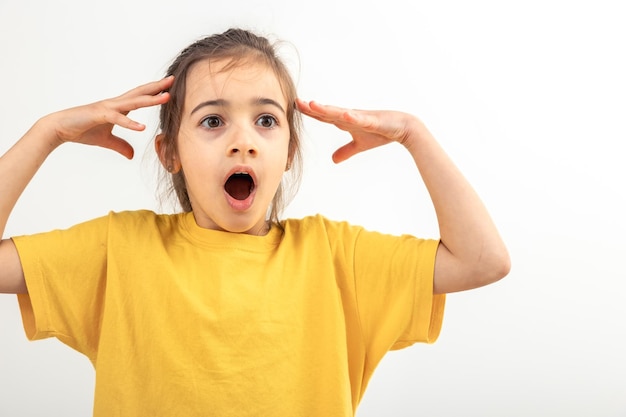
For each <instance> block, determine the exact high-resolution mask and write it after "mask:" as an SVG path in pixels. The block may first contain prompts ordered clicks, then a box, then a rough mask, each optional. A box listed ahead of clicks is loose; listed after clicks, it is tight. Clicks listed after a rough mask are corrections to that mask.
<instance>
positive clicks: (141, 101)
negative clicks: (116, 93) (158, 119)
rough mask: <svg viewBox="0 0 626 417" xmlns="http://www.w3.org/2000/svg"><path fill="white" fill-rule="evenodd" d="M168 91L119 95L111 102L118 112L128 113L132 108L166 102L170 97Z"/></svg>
mask: <svg viewBox="0 0 626 417" xmlns="http://www.w3.org/2000/svg"><path fill="white" fill-rule="evenodd" d="M170 97H171V96H170V93H167V92H162V93H159V94H157V95H142V96H135V97H123V98H122V97H120V98H118V99H117V100H115V101H114V102H113V103H112V106H113V107H115V108H116V109H117V110H118V111H119V112H122V113H126V114H127V113H128V112H130V111H133V110H137V109H141V108H146V107H152V106H158V105H161V104H164V103H167V102H168V101H169V99H170Z"/></svg>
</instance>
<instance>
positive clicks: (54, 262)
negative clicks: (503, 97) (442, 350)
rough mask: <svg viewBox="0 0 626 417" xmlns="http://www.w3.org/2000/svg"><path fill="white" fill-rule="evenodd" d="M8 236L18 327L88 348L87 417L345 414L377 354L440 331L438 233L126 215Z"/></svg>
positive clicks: (321, 222) (312, 220) (318, 219)
mask: <svg viewBox="0 0 626 417" xmlns="http://www.w3.org/2000/svg"><path fill="white" fill-rule="evenodd" d="M14 242H15V245H16V246H17V249H18V252H19V255H20V259H21V262H22V267H23V269H24V274H25V277H26V283H27V286H28V290H29V294H28V295H20V296H19V304H20V308H21V312H22V318H23V322H24V327H25V330H26V334H27V336H28V337H29V338H30V339H40V338H45V337H50V336H54V337H57V338H58V339H60V340H61V341H62V342H64V343H66V344H67V345H69V346H71V347H72V348H74V349H76V350H78V351H79V352H82V353H83V354H85V355H86V356H87V357H89V359H90V360H91V362H92V363H93V365H94V367H95V369H96V392H95V404H94V416H100V417H113V416H133V417H136V416H151V417H158V416H167V417H173V416H184V417H193V416H202V417H205V416H207V415H214V416H220V417H225V416H237V417H242V416H272V417H281V416H284V417H296V416H324V417H328V416H333V417H339V416H352V415H354V413H355V411H356V407H357V405H358V403H359V401H360V400H361V398H362V395H363V392H364V390H365V388H366V386H367V383H368V381H369V379H370V377H371V375H372V372H373V371H374V368H375V367H376V365H377V364H378V363H379V361H380V360H381V359H382V357H383V356H384V355H385V353H386V352H387V351H389V350H390V349H399V348H402V347H405V346H408V345H411V344H413V343H415V342H426V343H432V342H434V341H435V340H436V338H437V337H438V335H439V331H440V328H441V322H442V316H443V309H444V303H445V297H444V296H433V293H432V285H433V269H434V259H435V254H436V250H437V245H438V241H436V240H420V239H417V238H414V237H411V236H390V235H384V234H380V233H375V232H370V231H366V230H364V229H363V228H359V227H355V226H351V225H349V224H347V223H345V222H333V221H329V220H327V219H325V218H324V217H322V216H311V217H307V218H304V219H301V220H286V221H285V222H284V232H283V231H281V230H280V229H279V228H277V227H273V228H272V229H271V230H270V232H269V233H268V234H267V235H266V236H251V235H245V234H233V233H228V232H220V231H215V230H208V229H203V228H200V227H199V226H197V224H196V223H195V220H194V217H193V214H191V213H186V214H176V215H157V214H154V213H152V212H150V211H135V212H122V213H111V214H109V215H108V216H106V217H102V218H99V219H95V220H92V221H89V222H86V223H82V224H79V225H77V226H74V227H72V228H70V229H68V230H64V231H52V232H49V233H42V234H38V235H33V236H22V237H15V238H14Z"/></svg>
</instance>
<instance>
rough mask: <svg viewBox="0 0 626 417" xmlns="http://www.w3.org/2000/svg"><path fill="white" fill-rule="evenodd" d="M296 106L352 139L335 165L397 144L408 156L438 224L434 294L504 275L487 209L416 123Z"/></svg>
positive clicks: (384, 114)
mask: <svg viewBox="0 0 626 417" xmlns="http://www.w3.org/2000/svg"><path fill="white" fill-rule="evenodd" d="M298 107H299V109H300V111H301V112H302V113H304V114H306V115H308V116H311V117H313V118H315V119H317V120H320V121H323V122H326V123H332V124H334V125H336V126H337V127H339V128H340V129H342V130H346V131H348V132H349V133H350V134H351V135H352V139H353V140H352V141H351V142H350V143H348V144H346V145H344V146H342V147H341V148H339V149H338V150H337V151H336V152H335V153H334V154H333V160H334V161H335V162H341V161H344V160H346V159H348V158H350V157H351V156H353V155H355V154H357V153H359V152H363V151H366V150H368V149H372V148H375V147H377V146H381V145H384V144H387V143H390V142H399V143H401V144H402V145H404V147H405V148H406V149H407V150H408V151H409V152H410V154H411V156H412V157H413V160H414V161H415V164H416V165H417V168H418V170H419V172H420V175H421V176H422V179H423V180H424V184H425V185H426V188H427V189H428V192H429V194H430V197H431V199H432V201H433V205H434V207H435V212H436V214H437V220H438V223H439V232H440V239H441V243H440V245H439V249H438V251H437V258H436V261H435V278H434V280H435V282H434V292H435V293H449V292H455V291H463V290H469V289H472V288H477V287H481V286H483V285H487V284H490V283H492V282H495V281H497V280H499V279H500V278H502V277H504V276H506V275H507V274H508V272H509V269H510V259H509V255H508V251H507V249H506V246H505V245H504V242H503V241H502V239H501V238H500V235H499V233H498V230H497V229H496V227H495V225H494V223H493V221H492V220H491V217H490V216H489V213H488V212H487V209H486V208H485V206H484V205H483V203H482V202H481V200H480V198H479V197H478V195H477V194H476V192H475V191H474V189H473V188H472V187H471V185H470V184H469V183H468V181H467V180H466V179H465V177H464V176H463V175H462V174H461V172H460V171H459V170H458V169H457V167H456V166H455V165H454V163H453V162H452V161H451V160H450V158H449V157H448V156H447V155H446V153H445V152H444V151H443V149H442V148H441V147H440V146H439V144H438V143H437V141H436V140H435V138H434V137H433V136H432V135H431V134H430V132H429V131H428V130H427V129H426V127H425V126H424V125H423V123H422V122H421V121H420V120H419V119H417V118H416V117H414V116H411V115H409V114H406V113H400V112H392V111H362V110H346V109H341V108H337V107H333V106H324V105H320V104H318V103H315V102H308V103H307V102H304V101H300V100H299V101H298Z"/></svg>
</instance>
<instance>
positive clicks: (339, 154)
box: [333, 141, 361, 164]
mask: <svg viewBox="0 0 626 417" xmlns="http://www.w3.org/2000/svg"><path fill="white" fill-rule="evenodd" d="M359 152H361V150H360V149H359V148H358V146H357V144H356V143H355V142H354V141H352V142H349V143H346V144H345V145H343V146H342V147H340V148H339V149H337V150H336V151H335V152H334V153H333V162H334V163H336V164H338V163H340V162H343V161H345V160H346V159H349V158H351V157H353V156H354V155H356V154H357V153H359Z"/></svg>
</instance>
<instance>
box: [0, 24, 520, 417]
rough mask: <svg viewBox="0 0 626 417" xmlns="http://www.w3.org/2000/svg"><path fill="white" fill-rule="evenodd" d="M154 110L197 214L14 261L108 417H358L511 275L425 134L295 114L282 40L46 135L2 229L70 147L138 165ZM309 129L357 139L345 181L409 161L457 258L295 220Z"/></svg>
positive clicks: (52, 123)
mask: <svg viewBox="0 0 626 417" xmlns="http://www.w3.org/2000/svg"><path fill="white" fill-rule="evenodd" d="M157 105H160V106H161V124H160V128H161V131H160V133H159V134H158V135H157V137H156V140H155V148H156V152H157V154H158V156H159V159H160V161H161V163H162V165H163V166H164V167H165V169H166V170H167V172H168V173H169V174H170V179H171V181H172V187H173V189H174V191H175V192H176V195H177V196H178V199H179V202H180V204H181V206H182V209H183V210H182V212H181V213H179V214H173V215H163V214H155V213H153V212H151V211H133V212H121V213H110V214H109V215H108V216H106V217H102V218H98V219H95V220H92V221H88V222H85V223H83V224H79V225H76V226H74V227H72V228H70V229H68V230H62V231H61V230H57V231H52V232H48V233H42V234H38V235H34V236H20V237H14V238H12V239H7V240H3V241H2V242H1V243H0V291H1V292H5V293H17V294H18V298H19V304H20V309H21V313H22V318H23V322H24V327H25V329H26V333H27V335H28V337H29V338H30V339H40V338H44V337H50V336H54V337H57V338H58V339H60V340H61V341H62V342H64V343H66V344H68V345H69V346H71V347H72V348H74V349H76V350H78V351H79V352H81V353H83V354H85V355H86V356H87V357H88V358H89V359H90V360H91V361H92V363H93V365H94V367H95V369H96V393H95V404H94V415H95V416H113V415H116V416H139V415H151V416H172V415H181V416H206V415H217V416H229V415H232V416H246V415H254V416H265V415H267V416H305V415H306V416H351V415H354V413H355V411H356V408H357V406H358V404H359V401H360V400H361V398H362V396H363V393H364V390H365V388H366V386H367V383H368V381H369V378H370V376H371V375H372V372H373V371H374V369H375V368H376V366H377V364H378V363H379V361H380V360H381V359H382V357H383V355H384V354H385V353H386V352H388V351H389V350H390V349H398V348H402V347H406V346H409V345H411V344H413V343H415V342H426V343H432V342H434V341H435V340H436V338H437V336H438V334H439V330H440V327H441V322H442V314H443V308H444V301H445V295H444V294H445V293H448V292H453V291H462V290H468V289H471V288H475V287H479V286H482V285H486V284H489V283H491V282H494V281H496V280H498V279H500V278H502V277H503V276H505V275H506V274H507V273H508V271H509V257H508V254H507V250H506V248H505V246H504V244H503V242H502V240H501V239H500V237H499V234H498V232H497V230H496V228H495V226H494V225H493V223H492V221H491V219H490V217H489V214H488V213H487V211H486V209H485V208H484V207H483V205H482V203H481V201H480V199H479V198H478V197H477V195H476V194H475V193H474V191H473V190H472V188H471V187H470V185H469V184H468V183H467V181H466V180H465V179H464V178H463V176H462V175H461V173H460V172H459V171H458V170H457V169H456V168H455V166H454V165H453V164H452V162H451V161H450V160H449V159H448V157H447V156H446V155H445V153H444V152H443V151H442V149H441V148H440V147H439V146H438V144H437V142H436V141H435V140H434V138H433V137H432V136H431V134H430V133H429V132H428V130H427V129H426V128H425V127H424V125H423V124H422V123H421V122H420V120H418V119H417V118H415V117H413V116H411V115H409V114H405V113H400V112H392V111H362V110H347V109H342V108H338V107H333V106H325V105H321V104H318V103H316V102H307V101H303V100H300V99H298V98H297V97H296V91H295V87H294V84H293V81H292V80H291V78H290V76H289V74H288V72H287V70H286V68H285V66H284V65H283V64H282V63H281V61H280V60H279V59H278V58H277V56H276V53H275V51H274V49H273V46H272V45H271V44H270V43H269V42H268V40H267V39H265V38H262V37H259V36H256V35H254V34H252V33H250V32H247V31H244V30H239V29H231V30H228V31H226V32H224V33H222V34H218V35H214V36H211V37H208V38H205V39H202V40H200V41H198V42H196V43H194V44H192V45H190V46H189V47H188V48H186V49H185V50H183V51H182V52H181V54H180V55H179V56H178V57H177V58H176V60H175V61H174V62H173V64H172V65H171V66H170V68H169V70H168V74H167V77H166V78H164V79H162V80H160V81H156V82H152V83H149V84H146V85H143V86H140V87H137V88H135V89H133V90H131V91H129V92H127V93H126V94H123V95H121V96H119V97H116V98H113V99H109V100H104V101H101V102H97V103H93V104H90V105H86V106H82V107H77V108H72V109H68V110H65V111H61V112H58V113H53V114H50V115H48V116H46V117H43V118H42V119H40V120H39V121H37V122H36V123H35V124H34V125H33V127H32V128H31V129H30V130H29V131H28V132H27V133H26V134H25V135H24V137H23V138H22V139H20V140H19V141H18V142H17V143H16V144H15V145H14V146H13V148H11V149H10V150H9V151H8V152H7V153H6V154H5V155H4V156H3V157H2V159H1V160H0V196H1V200H0V230H1V231H3V230H4V227H5V225H6V222H7V218H8V216H9V214H10V212H11V210H12V208H13V206H14V204H15V202H16V201H17V199H18V197H19V195H20V194H21V192H22V191H23V190H24V188H25V187H26V185H27V184H28V182H29V180H30V179H31V178H32V177H33V175H34V174H35V172H36V171H37V169H38V168H39V167H40V166H41V164H42V163H43V162H44V160H45V159H46V157H47V156H48V155H49V154H50V153H51V152H52V151H53V150H54V149H55V148H56V147H58V146H60V145H61V144H63V143H65V142H78V143H83V144H88V145H96V146H101V147H104V148H108V149H111V150H114V151H117V152H119V153H121V154H122V155H124V156H126V157H128V158H131V157H132V156H133V149H132V148H131V147H130V145H129V144H128V143H127V142H125V141H124V140H123V139H122V138H120V137H117V136H115V135H113V134H112V128H113V127H114V126H121V127H124V128H128V129H131V130H137V131H140V130H143V129H144V128H145V126H144V125H142V124H140V123H138V122H136V121H134V120H132V119H131V118H129V117H128V113H129V112H130V111H132V110H136V109H139V108H143V107H150V106H157ZM300 114H304V115H306V116H309V117H312V118H314V119H317V120H319V121H321V122H325V123H331V124H334V125H335V126H337V127H338V128H340V129H342V130H345V131H347V132H348V133H349V134H350V135H351V136H352V141H351V142H350V143H349V144H347V145H345V146H343V147H341V148H340V149H338V150H337V151H336V152H335V154H334V155H333V159H334V161H335V162H341V161H344V160H346V159H348V158H350V157H351V156H353V155H355V154H356V153H358V152H362V151H366V150H369V149H372V148H374V147H377V146H381V145H384V144H387V143H390V142H399V143H401V144H402V145H404V146H405V147H406V149H407V151H409V152H410V154H411V155H412V157H413V159H414V160H415V163H416V165H417V168H418V169H419V171H420V173H421V176H422V178H423V180H424V182H425V184H426V186H427V188H428V191H429V193H430V195H431V198H432V201H433V203H434V206H435V210H436V213H437V217H438V222H439V228H440V236H441V237H440V240H427V239H418V238H415V237H411V236H390V235H383V234H379V233H374V232H370V231H366V230H364V229H362V228H360V227H356V226H352V225H349V224H347V223H343V222H334V221H331V220H328V219H326V218H324V217H322V216H319V215H318V216H311V217H307V218H304V219H300V220H293V219H289V220H284V221H279V220H278V216H279V213H280V209H281V204H282V202H281V197H282V186H281V181H282V179H283V176H284V173H285V171H291V170H293V169H295V168H294V167H297V164H298V162H299V152H300V142H299V126H300Z"/></svg>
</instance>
